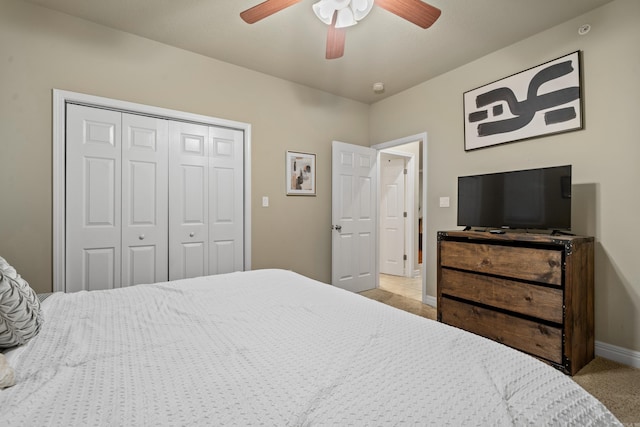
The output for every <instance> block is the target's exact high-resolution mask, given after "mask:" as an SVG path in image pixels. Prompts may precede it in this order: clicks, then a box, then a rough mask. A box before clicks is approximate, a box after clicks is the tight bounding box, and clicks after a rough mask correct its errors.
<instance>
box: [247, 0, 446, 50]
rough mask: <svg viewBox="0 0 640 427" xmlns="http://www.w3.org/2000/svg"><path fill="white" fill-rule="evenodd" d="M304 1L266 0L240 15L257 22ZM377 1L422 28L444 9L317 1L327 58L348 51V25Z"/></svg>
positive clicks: (414, 3)
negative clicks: (346, 31) (324, 33)
mask: <svg viewBox="0 0 640 427" xmlns="http://www.w3.org/2000/svg"><path fill="white" fill-rule="evenodd" d="M300 1H301V0H266V1H264V2H262V3H260V4H258V5H256V6H253V7H252V8H250V9H247V10H245V11H244V12H242V13H240V17H241V18H242V19H243V20H244V21H245V22H247V23H249V24H253V23H255V22H258V21H260V20H261V19H264V18H266V17H267V16H270V15H273V14H274V13H276V12H279V11H281V10H282V9H285V8H287V7H289V6H292V5H294V4H296V3H299V2H300ZM374 3H375V4H376V5H378V6H380V7H381V8H383V9H386V10H388V11H389V12H391V13H394V14H396V15H398V16H399V17H401V18H404V19H406V20H407V21H409V22H412V23H414V24H416V25H417V26H419V27H421V28H429V27H430V26H431V25H432V24H433V23H434V22H436V20H437V19H438V17H440V9H438V8H437V7H434V6H431V5H429V4H427V3H424V2H422V1H421V0H320V1H318V2H317V3H315V4H314V5H313V11H314V12H315V14H316V16H317V17H318V18H319V19H320V20H321V21H322V22H324V23H325V24H327V25H329V31H328V33H327V51H326V58H327V59H335V58H340V57H341V56H342V55H343V54H344V42H345V28H346V27H349V26H352V25H355V24H357V23H358V21H360V20H361V19H362V18H364V17H365V16H367V14H368V13H369V12H370V11H371V9H372V8H373V4H374Z"/></svg>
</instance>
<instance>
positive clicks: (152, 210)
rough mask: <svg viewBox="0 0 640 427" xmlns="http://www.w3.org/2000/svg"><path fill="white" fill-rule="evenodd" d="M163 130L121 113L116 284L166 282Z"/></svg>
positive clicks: (164, 125)
mask: <svg viewBox="0 0 640 427" xmlns="http://www.w3.org/2000/svg"><path fill="white" fill-rule="evenodd" d="M168 131H169V125H168V121H167V120H165V119H158V118H154V117H147V116H140V115H134V114H126V113H124V114H122V286H130V285H137V284H140V283H156V282H164V281H166V280H168V266H167V259H168V258H169V235H168V217H169V203H168V188H167V187H168V184H169V182H168V174H167V169H168V165H167V162H168Z"/></svg>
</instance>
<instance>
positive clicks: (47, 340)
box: [0, 269, 619, 426]
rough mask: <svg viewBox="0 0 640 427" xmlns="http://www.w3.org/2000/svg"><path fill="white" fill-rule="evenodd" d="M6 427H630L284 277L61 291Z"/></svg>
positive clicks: (429, 324) (0, 395) (512, 355)
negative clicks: (551, 426) (548, 426)
mask: <svg viewBox="0 0 640 427" xmlns="http://www.w3.org/2000/svg"><path fill="white" fill-rule="evenodd" d="M41 311H42V317H43V318H44V323H43V324H42V328H41V330H40V331H39V333H38V334H37V335H36V336H35V337H34V338H32V339H30V340H29V341H28V342H27V343H26V344H24V345H22V346H19V347H17V348H14V349H11V350H10V351H8V352H5V357H6V359H7V361H8V362H9V365H11V366H12V367H13V369H14V370H15V380H16V384H15V385H14V386H12V387H9V388H6V389H4V390H2V391H0V425H3V426H14V425H15V426H23V425H38V426H44V425H53V426H55V425H60V426H79V425H82V426H85V425H94V426H103V425H104V426H110V425H114V426H124V425H128V426H134V425H135V426H146V425H153V426H156V425H158V426H159V425H172V426H182V425H190V426H207V425H242V426H249V425H268V426H315V425H331V426H338V425H340V426H344V425H354V426H361V425H368V426H374V425H375V426H383V425H397V424H414V425H456V426H461V425H535V426H542V425H580V426H587V425H607V426H610V425H619V422H618V421H617V420H616V418H615V417H614V416H613V415H612V414H611V413H610V412H609V411H608V410H607V409H606V408H605V407H604V406H603V405H602V404H601V403H600V402H599V401H597V400H596V399H595V398H594V397H592V396H591V395H590V394H588V393H587V392H586V391H584V390H583V389H582V388H581V387H580V386H578V385H577V384H576V383H575V382H574V381H573V380H572V379H571V378H570V377H568V376H565V375H564V374H562V373H560V372H559V371H557V370H555V369H554V368H552V367H550V366H548V365H546V364H544V363H542V362H540V361H538V360H536V359H534V358H532V357H530V356H528V355H526V354H523V353H520V352H518V351H516V350H513V349H511V348H508V347H506V346H503V345H501V344H498V343H495V342H493V341H489V340H487V339H484V338H481V337H479V336H476V335H473V334H470V333H468V332H465V331H462V330H459V329H456V328H453V327H450V326H447V325H444V324H441V323H438V322H435V321H432V320H428V319H425V318H421V317H418V316H415V315H413V314H410V313H407V312H404V311H401V310H398V309H395V308H392V307H389V306H386V305H384V304H382V303H379V302H376V301H373V300H370V299H367V298H365V297H363V296H360V295H357V294H353V293H350V292H347V291H344V290H341V289H338V288H335V287H332V286H330V285H326V284H323V283H320V282H317V281H314V280H312V279H309V278H306V277H304V276H301V275H299V274H296V273H293V272H290V271H285V270H275V269H274V270H256V271H249V272H239V273H230V274H224V275H217V276H207V277H199V278H193V279H187V280H178V281H173V282H167V283H158V284H152V285H137V286H132V287H128V288H122V289H114V290H107V291H92V292H78V293H72V294H64V293H55V294H53V295H51V296H50V297H49V298H47V299H46V300H44V301H43V302H42V304H41Z"/></svg>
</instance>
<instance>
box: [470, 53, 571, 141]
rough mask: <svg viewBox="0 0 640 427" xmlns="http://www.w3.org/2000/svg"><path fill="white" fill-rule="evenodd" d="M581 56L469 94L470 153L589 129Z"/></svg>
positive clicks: (566, 59) (529, 71) (526, 72)
mask: <svg viewBox="0 0 640 427" xmlns="http://www.w3.org/2000/svg"><path fill="white" fill-rule="evenodd" d="M580 64H581V55H580V51H576V52H573V53H570V54H568V55H565V56H562V57H560V58H556V59H554V60H551V61H548V62H545V63H544V64H540V65H538V66H535V67H533V68H529V69H528V70H524V71H521V72H519V73H517V74H513V75H511V76H509V77H505V78H503V79H501V80H497V81H495V82H493V83H489V84H487V85H484V86H481V87H479V88H476V89H472V90H470V91H467V92H465V93H464V94H463V104H464V149H465V151H470V150H475V149H478V148H485V147H490V146H493V145H498V144H505V143H509V142H515V141H521V140H525V139H531V138H536V137H540V136H547V135H552V134H558V133H562V132H570V131H574V130H579V129H583V117H582V116H583V105H582V102H583V101H582V98H583V97H582V74H581V70H580Z"/></svg>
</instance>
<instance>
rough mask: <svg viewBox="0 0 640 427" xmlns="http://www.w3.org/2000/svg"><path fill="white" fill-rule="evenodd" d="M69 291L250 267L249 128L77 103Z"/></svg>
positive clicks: (70, 156) (70, 180)
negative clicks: (246, 225)
mask: <svg viewBox="0 0 640 427" xmlns="http://www.w3.org/2000/svg"><path fill="white" fill-rule="evenodd" d="M66 125H67V138H66V139H67V141H66V156H67V157H66V283H65V290H66V291H67V292H73V291H78V290H95V289H111V288H117V287H121V286H130V285H135V284H140V283H155V282H161V281H166V280H174V279H181V278H188V277H195V276H202V275H207V274H218V273H223V272H229V271H237V270H242V269H243V268H244V249H243V230H244V229H243V218H244V212H243V132H242V131H240V130H235V129H227V128H221V127H215V126H208V125H202V124H194V123H187V122H181V121H174V120H168V119H163V118H155V117H148V116H143V115H137V114H130V113H125V112H120V111H113V110H107V109H100V108H96V107H87V106H81V105H74V104H68V105H67V124H66Z"/></svg>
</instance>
